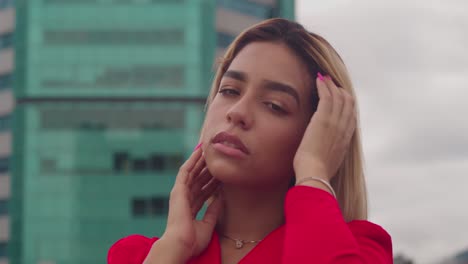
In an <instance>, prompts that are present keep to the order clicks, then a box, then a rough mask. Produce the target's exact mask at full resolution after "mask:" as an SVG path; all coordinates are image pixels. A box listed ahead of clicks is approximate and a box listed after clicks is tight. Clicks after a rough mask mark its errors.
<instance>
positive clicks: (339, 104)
mask: <svg viewBox="0 0 468 264" xmlns="http://www.w3.org/2000/svg"><path fill="white" fill-rule="evenodd" d="M325 83H326V84H327V87H328V89H329V91H330V94H331V96H332V98H333V99H332V114H331V116H330V120H331V121H332V123H333V124H338V125H339V124H340V123H339V122H340V121H341V113H342V112H343V105H344V97H343V94H342V93H341V91H340V90H341V89H340V88H338V87H337V86H336V85H335V83H334V82H333V80H332V78H331V77H330V76H329V75H327V76H326V77H325Z"/></svg>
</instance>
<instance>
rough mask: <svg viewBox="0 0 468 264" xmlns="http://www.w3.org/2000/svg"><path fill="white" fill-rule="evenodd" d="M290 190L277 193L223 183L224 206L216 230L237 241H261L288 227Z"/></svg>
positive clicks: (285, 189) (282, 189)
mask: <svg viewBox="0 0 468 264" xmlns="http://www.w3.org/2000/svg"><path fill="white" fill-rule="evenodd" d="M286 192H287V188H284V187H281V188H278V189H276V190H272V189H268V190H267V189H259V188H246V187H245V186H233V185H226V184H223V195H224V206H223V211H222V213H221V215H220V217H219V218H218V222H217V225H216V231H217V232H218V234H221V235H227V236H229V237H231V238H234V239H242V240H260V239H263V238H264V237H265V236H267V235H268V234H269V233H271V232H272V231H273V230H275V229H276V228H278V227H280V226H281V225H283V224H284V209H283V208H284V207H283V204H284V199H285V195H286Z"/></svg>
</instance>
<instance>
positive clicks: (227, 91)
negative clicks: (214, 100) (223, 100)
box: [218, 88, 239, 96]
mask: <svg viewBox="0 0 468 264" xmlns="http://www.w3.org/2000/svg"><path fill="white" fill-rule="evenodd" d="M218 93H220V94H222V95H224V96H233V95H239V91H237V90H234V89H231V88H223V89H220V90H219V92H218Z"/></svg>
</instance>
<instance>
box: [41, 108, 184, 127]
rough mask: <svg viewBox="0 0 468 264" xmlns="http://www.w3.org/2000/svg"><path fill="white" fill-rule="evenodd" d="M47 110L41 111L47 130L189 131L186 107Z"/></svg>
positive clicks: (42, 124)
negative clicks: (186, 125) (185, 129)
mask: <svg viewBox="0 0 468 264" xmlns="http://www.w3.org/2000/svg"><path fill="white" fill-rule="evenodd" d="M72 106H73V107H43V108H41V109H40V110H39V116H40V128H41V129H43V130H54V131H56V130H81V131H83V132H84V131H96V130H98V131H100V130H106V129H108V130H112V131H132V130H134V131H135V130H136V131H138V130H143V131H167V130H180V129H183V128H184V127H185V122H186V120H185V109H184V108H182V107H167V108H162V107H157V108H156V107H145V108H137V107H135V108H133V107H131V106H130V105H129V106H128V107H125V106H124V105H122V107H109V106H107V107H106V106H103V107H86V108H85V107H82V106H80V105H79V104H76V105H72Z"/></svg>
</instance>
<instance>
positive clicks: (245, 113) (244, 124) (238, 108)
mask: <svg viewBox="0 0 468 264" xmlns="http://www.w3.org/2000/svg"><path fill="white" fill-rule="evenodd" d="M226 119H227V121H228V122H229V123H231V124H232V125H234V126H239V127H240V128H242V129H244V130H247V129H250V128H251V127H252V124H253V113H251V111H249V103H248V102H247V100H245V98H243V99H240V100H238V101H237V102H236V103H235V104H234V105H232V106H231V107H230V108H229V110H228V111H227V113H226Z"/></svg>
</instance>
